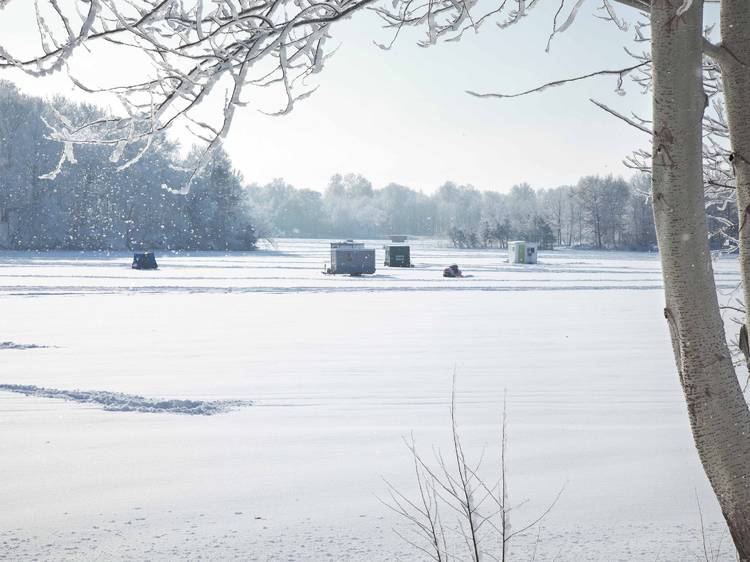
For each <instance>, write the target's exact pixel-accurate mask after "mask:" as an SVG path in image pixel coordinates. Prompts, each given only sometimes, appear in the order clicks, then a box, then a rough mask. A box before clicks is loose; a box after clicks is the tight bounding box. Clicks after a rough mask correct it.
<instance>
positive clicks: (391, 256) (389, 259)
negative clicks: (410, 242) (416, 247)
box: [384, 244, 411, 267]
mask: <svg viewBox="0 0 750 562" xmlns="http://www.w3.org/2000/svg"><path fill="white" fill-rule="evenodd" d="M384 265H385V266H386V267H411V248H410V247H409V246H407V245H406V244H386V246H385V264H384Z"/></svg>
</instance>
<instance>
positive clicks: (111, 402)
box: [0, 384, 252, 416]
mask: <svg viewBox="0 0 750 562" xmlns="http://www.w3.org/2000/svg"><path fill="white" fill-rule="evenodd" d="M0 391H5V392H17V393H19V394H25V395H26V396H36V397H39V398H61V399H63V400H70V401H72V402H80V403H85V404H98V405H100V406H102V408H103V409H104V410H108V411H112V412H146V413H166V414H189V415H194V416H213V415H215V414H221V413H223V412H227V411H229V410H231V409H233V408H238V407H241V406H250V405H251V404H252V402H250V401H243V400H208V401H204V400H160V399H156V398H144V397H143V396H137V395H134V394H123V393H121V392H106V391H103V390H58V389H55V388H43V387H38V386H33V385H21V384H0Z"/></svg>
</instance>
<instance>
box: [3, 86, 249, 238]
mask: <svg viewBox="0 0 750 562" xmlns="http://www.w3.org/2000/svg"><path fill="white" fill-rule="evenodd" d="M60 114H65V115H66V116H67V117H68V119H70V120H71V121H73V122H75V121H77V120H80V121H81V122H83V121H87V120H91V119H95V118H97V117H100V116H102V115H103V113H102V112H101V110H100V109H98V108H96V107H93V106H90V105H84V104H74V103H71V102H70V101H67V100H65V99H63V98H55V99H53V100H51V102H45V101H44V100H41V99H39V98H36V97H31V96H27V95H24V94H22V93H21V92H19V91H18V89H17V88H16V87H15V86H13V85H12V84H11V83H8V82H0V247H6V248H12V249H32V250H42V249H67V250H124V249H141V248H153V249H195V250H249V249H253V248H254V247H255V242H256V236H255V231H254V227H253V224H252V220H251V218H250V217H251V214H250V208H249V199H248V194H247V190H246V189H245V188H244V184H243V180H242V177H241V176H240V175H239V174H238V173H237V172H236V171H235V170H234V169H233V167H232V164H231V161H230V160H229V158H228V156H227V155H226V154H225V153H224V152H223V151H221V150H218V151H216V152H215V153H214V154H213V156H212V160H211V161H210V162H209V164H208V165H207V166H205V167H204V168H203V170H202V171H201V172H200V174H199V175H198V176H197V177H196V179H195V181H194V182H193V187H192V190H191V191H190V193H189V194H188V195H180V194H178V193H174V192H171V191H170V190H168V189H166V188H165V187H164V185H165V184H166V185H181V184H183V183H184V182H185V180H186V177H187V174H188V173H189V172H188V169H189V168H190V163H191V161H192V160H193V159H194V158H195V156H194V154H188V155H187V157H184V158H183V157H181V156H180V153H179V147H178V146H177V145H176V144H175V143H173V142H170V141H169V140H167V139H166V138H165V137H164V136H163V135H157V136H155V137H154V139H153V140H152V146H154V147H155V150H149V151H147V152H145V153H144V154H143V155H142V156H141V157H140V158H135V159H134V157H135V156H137V153H136V152H135V151H136V148H134V147H131V148H127V149H126V150H128V151H131V152H132V153H131V154H125V160H126V161H128V160H130V161H133V162H132V165H129V166H128V167H127V168H126V169H121V168H122V167H123V166H122V164H120V163H118V162H114V161H113V160H114V159H113V158H111V148H108V147H107V146H102V145H95V144H92V145H91V146H86V147H78V148H77V150H76V153H75V156H74V159H75V161H76V162H75V165H72V166H65V167H63V168H62V169H61V170H60V171H59V173H58V174H56V176H55V177H54V178H53V179H42V177H43V176H44V175H46V174H48V173H49V172H50V171H53V170H54V169H55V167H56V164H57V163H58V161H59V160H60V153H61V150H62V147H61V145H60V143H59V142H56V141H55V140H53V139H51V138H49V129H48V128H47V126H46V124H45V122H46V121H47V120H49V119H53V118H55V116H59V115H60ZM52 175H54V174H52Z"/></svg>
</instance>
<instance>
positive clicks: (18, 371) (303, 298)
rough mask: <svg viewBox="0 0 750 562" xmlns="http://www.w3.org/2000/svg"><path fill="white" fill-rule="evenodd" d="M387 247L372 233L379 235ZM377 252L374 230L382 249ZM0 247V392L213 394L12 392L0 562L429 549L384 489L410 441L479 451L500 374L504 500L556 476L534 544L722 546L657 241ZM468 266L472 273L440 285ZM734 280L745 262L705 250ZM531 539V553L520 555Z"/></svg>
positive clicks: (648, 552)
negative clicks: (337, 259)
mask: <svg viewBox="0 0 750 562" xmlns="http://www.w3.org/2000/svg"><path fill="white" fill-rule="evenodd" d="M379 244H381V243H379ZM373 245H374V243H373ZM157 258H158V259H159V265H160V269H159V270H157V271H133V270H131V269H130V267H129V266H130V261H131V256H130V255H126V254H117V255H106V254H97V253H63V252H53V253H0V310H1V311H2V323H1V324H0V342H15V344H14V346H21V345H23V346H25V348H23V349H22V348H15V349H14V348H13V347H14V346H8V347H2V348H0V384H3V385H26V386H34V387H38V388H46V389H60V390H63V391H65V390H68V391H70V390H75V389H84V390H96V391H102V392H110V393H120V394H125V395H135V396H140V397H143V398H144V399H146V400H158V399H161V398H164V397H168V398H169V399H174V400H189V401H201V402H216V401H232V402H237V401H241V402H249V401H252V402H253V404H254V405H253V406H252V407H247V408H238V409H235V410H232V411H229V412H225V413H221V414H219V415H215V416H176V415H170V414H169V413H142V412H137V411H135V412H112V411H105V410H103V409H102V408H101V406H99V405H97V404H90V403H75V402H71V401H66V400H56V399H50V398H48V397H43V396H39V395H34V393H31V395H29V396H27V395H24V394H18V393H15V392H0V475H2V480H1V482H2V485H0V504H1V505H3V510H0V560H27V559H33V558H36V559H40V560H95V559H97V560H98V559H105V560H110V559H116V560H130V559H133V560H143V559H149V560H194V559H198V557H199V555H200V557H201V558H202V559H206V560H234V559H236V560H325V559H330V560H361V561H379V560H382V561H385V560H395V559H400V560H419V559H420V557H419V553H418V552H416V551H414V550H413V549H412V548H411V547H409V546H408V545H406V544H404V543H403V542H402V541H401V540H400V539H399V538H398V537H397V536H396V535H395V534H394V533H393V532H392V530H391V529H392V527H394V526H397V525H399V522H398V520H397V519H395V516H394V515H393V514H392V513H390V512H389V511H388V510H387V509H386V508H385V507H384V506H383V505H382V504H381V503H380V501H379V498H383V497H386V495H387V487H386V485H385V483H384V481H383V479H387V480H388V481H390V482H393V483H394V484H395V485H396V486H397V487H398V488H399V489H401V490H403V491H406V492H409V491H411V490H413V481H412V470H413V469H412V466H411V464H410V456H409V452H408V450H407V449H406V448H405V447H404V445H403V442H402V436H405V435H409V434H410V433H411V432H413V433H414V437H415V439H416V441H417V444H418V446H419V447H420V448H421V449H422V450H424V451H427V452H428V454H429V451H430V449H431V447H432V446H436V447H442V448H445V449H448V448H449V438H450V434H449V431H450V419H449V410H448V408H449V402H450V392H451V381H452V377H453V373H454V371H455V372H456V373H457V381H458V382H457V392H458V394H457V397H458V410H459V411H458V416H459V423H460V428H461V431H462V434H463V435H464V447H465V448H466V449H467V451H468V452H469V453H470V454H474V455H477V456H478V455H479V454H481V451H482V450H483V448H485V447H486V453H485V455H486V457H487V458H488V459H489V460H488V465H487V466H488V467H490V468H491V467H492V462H491V459H492V458H494V456H493V455H496V453H497V442H498V431H499V422H500V416H501V409H502V402H503V395H504V392H506V391H507V396H508V398H507V400H508V415H509V461H508V462H509V466H510V493H511V497H512V498H516V499H518V500H524V499H528V500H529V501H528V503H526V504H524V506H523V507H522V508H521V509H520V510H519V511H518V513H517V514H516V515H515V517H518V520H519V521H522V520H524V519H526V518H531V517H533V515H535V514H536V513H538V511H539V510H540V509H543V508H544V507H546V505H547V504H548V502H549V501H550V500H551V499H552V498H554V496H555V495H556V494H557V492H558V490H559V489H560V487H561V486H563V485H565V491H564V493H563V495H562V497H561V499H560V501H559V503H558V504H557V506H556V507H555V509H554V510H553V512H552V513H551V514H550V516H549V517H548V518H547V519H546V520H545V524H544V529H543V531H542V535H541V543H540V547H539V552H538V555H537V559H538V560H551V559H553V558H554V559H556V560H573V561H578V560H597V561H598V560H656V559H658V560H689V559H690V560H692V559H694V558H695V557H696V556H700V553H702V542H701V534H700V530H699V527H700V522H699V511H698V507H697V499H696V494H697V498H698V499H699V500H700V504H701V508H702V510H703V514H704V521H705V524H706V527H707V529H708V531H707V536H708V537H709V539H710V540H711V541H712V543H713V545H714V546H715V545H716V544H718V542H719V541H720V540H722V541H723V544H724V554H725V556H726V559H727V560H730V559H732V558H731V557H730V556H729V554H730V553H729V549H728V547H727V545H728V544H729V539H728V537H727V536H726V533H725V531H724V528H723V526H722V525H721V517H720V514H719V512H718V508H717V506H716V504H715V501H714V500H713V499H712V496H711V492H710V489H709V486H708V484H707V482H706V478H705V476H704V475H703V472H702V469H701V467H700V464H699V462H698V460H697V456H696V453H695V451H694V448H693V445H692V441H691V437H690V431H689V427H688V422H687V415H686V412H685V406H684V402H683V399H682V395H681V390H680V387H679V384H678V381H677V376H676V374H675V369H674V364H673V360H672V357H671V350H670V345H669V339H668V334H667V327H666V324H665V322H664V318H663V315H662V308H663V297H662V293H661V274H660V270H659V262H658V256H656V255H649V254H630V253H596V252H576V251H562V250H560V251H555V252H549V253H544V252H543V253H541V254H540V260H539V261H540V263H539V264H538V265H536V266H515V265H508V264H507V263H505V262H504V260H505V254H504V253H503V252H501V251H498V250H482V251H480V250H477V251H469V250H463V251H459V250H453V249H448V248H441V247H439V246H438V245H436V244H433V243H428V242H418V243H413V245H412V260H413V262H414V263H415V264H416V267H414V268H412V269H389V268H384V267H381V266H380V265H379V266H378V271H377V273H376V274H375V275H373V276H365V277H361V278H353V277H341V276H327V275H322V274H321V273H320V272H321V270H322V269H323V266H324V264H325V263H326V262H327V261H328V252H327V244H326V243H325V241H279V244H278V247H277V248H275V249H271V248H269V249H265V250H262V251H258V252H254V253H232V254H227V255H224V254H219V253H216V254H210V253H194V254H190V253H187V254H185V253H183V254H175V255H171V254H167V253H162V254H160V255H158V256H157ZM380 263H382V251H379V252H378V264H380ZM451 263H457V264H459V266H460V267H461V269H462V270H463V271H464V272H466V273H468V274H471V275H472V277H469V278H465V279H444V278H442V275H441V274H442V269H443V267H445V266H446V265H450V264H451ZM716 271H717V280H718V284H719V286H720V290H721V291H722V294H724V297H723V298H726V299H728V298H729V296H728V295H729V292H730V291H731V290H732V289H734V287H736V285H737V283H738V281H739V272H738V268H737V265H736V262H735V261H734V260H733V259H731V258H723V259H722V260H719V261H718V262H717V263H716ZM522 547H523V545H521V547H519V548H522Z"/></svg>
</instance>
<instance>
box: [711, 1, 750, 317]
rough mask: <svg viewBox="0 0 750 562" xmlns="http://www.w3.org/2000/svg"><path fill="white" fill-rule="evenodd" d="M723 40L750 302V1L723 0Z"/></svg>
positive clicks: (749, 300) (749, 299)
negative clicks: (749, 222) (749, 221)
mask: <svg viewBox="0 0 750 562" xmlns="http://www.w3.org/2000/svg"><path fill="white" fill-rule="evenodd" d="M721 40H722V46H721V48H720V49H719V52H718V54H719V57H718V62H719V65H720V67H721V76H722V81H723V83H724V99H725V102H726V111H727V118H728V121H729V137H730V141H731V144H732V165H733V167H734V173H735V178H736V181H737V210H738V212H739V223H738V224H739V225H740V230H739V235H738V238H739V241H740V264H741V269H740V271H741V274H742V286H743V294H744V300H745V304H746V305H750V225H748V224H747V222H748V218H750V121H748V119H749V118H750V2H748V1H747V0H724V1H723V2H722V3H721ZM745 322H747V320H745Z"/></svg>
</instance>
